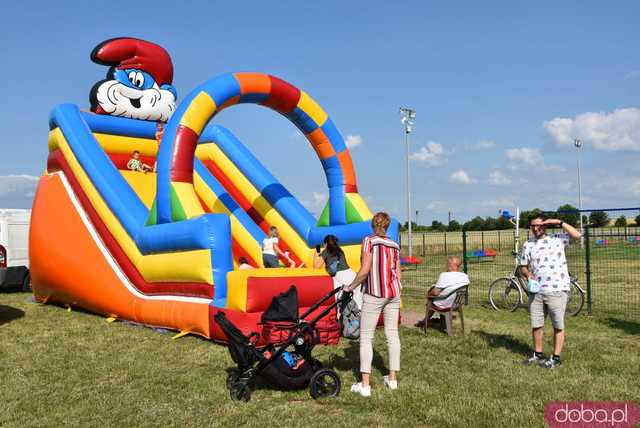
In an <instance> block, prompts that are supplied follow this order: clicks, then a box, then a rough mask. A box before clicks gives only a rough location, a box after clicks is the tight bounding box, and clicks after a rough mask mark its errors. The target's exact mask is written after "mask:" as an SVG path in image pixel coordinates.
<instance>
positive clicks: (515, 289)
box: [489, 208, 586, 316]
mask: <svg viewBox="0 0 640 428" xmlns="http://www.w3.org/2000/svg"><path fill="white" fill-rule="evenodd" d="M502 215H503V217H505V218H506V219H508V220H509V222H511V224H513V225H514V226H515V237H514V238H515V239H514V251H512V252H511V254H512V255H513V257H514V263H515V269H514V270H513V272H512V273H511V274H510V275H509V276H506V277H503V278H498V279H496V280H495V281H493V282H492V283H491V285H490V286H489V303H490V304H491V306H492V307H493V309H495V310H496V311H500V310H506V311H509V312H513V311H515V310H516V309H518V307H519V306H520V305H522V304H523V303H524V299H523V294H525V293H526V294H527V295H528V294H529V289H528V286H527V279H526V278H525V277H524V276H523V275H522V274H521V273H520V269H519V266H518V246H519V243H520V208H516V215H515V216H512V215H511V214H510V213H509V211H503V212H502ZM569 278H570V281H569V295H568V296H567V308H566V311H567V312H568V313H569V314H571V315H573V316H576V315H578V314H579V313H580V311H581V310H582V307H583V306H584V296H585V294H586V293H585V291H584V289H583V288H582V287H580V284H579V283H578V278H577V277H575V276H573V275H571V273H569Z"/></svg>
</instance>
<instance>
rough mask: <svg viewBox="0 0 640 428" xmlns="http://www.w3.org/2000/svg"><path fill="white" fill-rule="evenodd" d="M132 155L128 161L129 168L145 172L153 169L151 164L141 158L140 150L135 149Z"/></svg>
mask: <svg viewBox="0 0 640 428" xmlns="http://www.w3.org/2000/svg"><path fill="white" fill-rule="evenodd" d="M131 156H132V157H131V159H129V162H127V169H130V170H131V171H139V172H144V173H147V172H149V171H151V170H152V168H151V167H150V166H149V165H147V164H146V163H144V162H142V161H141V160H140V152H139V151H138V150H134V151H133V153H132V154H131Z"/></svg>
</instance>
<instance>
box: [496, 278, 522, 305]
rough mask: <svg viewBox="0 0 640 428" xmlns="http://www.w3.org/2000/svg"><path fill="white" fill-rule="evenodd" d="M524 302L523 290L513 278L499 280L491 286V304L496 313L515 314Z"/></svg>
mask: <svg viewBox="0 0 640 428" xmlns="http://www.w3.org/2000/svg"><path fill="white" fill-rule="evenodd" d="M521 302H522V290H520V287H518V284H516V282H515V280H514V279H512V278H498V279H496V280H495V281H493V283H492V284H491V285H490V286H489V303H491V306H492V307H493V309H495V310H496V311H510V312H513V311H515V310H516V309H518V306H520V303H521Z"/></svg>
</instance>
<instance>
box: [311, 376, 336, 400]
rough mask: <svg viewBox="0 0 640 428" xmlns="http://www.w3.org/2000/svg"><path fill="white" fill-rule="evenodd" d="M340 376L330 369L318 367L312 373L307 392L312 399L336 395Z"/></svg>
mask: <svg viewBox="0 0 640 428" xmlns="http://www.w3.org/2000/svg"><path fill="white" fill-rule="evenodd" d="M341 386H342V383H341V382H340V376H338V373H336V372H334V371H333V370H331V369H320V370H318V371H317V372H315V373H314V374H313V376H312V377H311V381H310V382H309V393H310V394H311V397H313V399H314V400H317V399H318V398H325V397H337V396H338V395H339V394H340V388H341Z"/></svg>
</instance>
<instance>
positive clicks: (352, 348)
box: [326, 340, 389, 379]
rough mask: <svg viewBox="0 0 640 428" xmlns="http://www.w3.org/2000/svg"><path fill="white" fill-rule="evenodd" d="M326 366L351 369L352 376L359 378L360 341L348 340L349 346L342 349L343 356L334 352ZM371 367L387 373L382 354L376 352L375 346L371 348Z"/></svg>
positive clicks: (383, 373)
mask: <svg viewBox="0 0 640 428" xmlns="http://www.w3.org/2000/svg"><path fill="white" fill-rule="evenodd" d="M326 366H328V367H329V368H332V369H337V370H341V371H346V370H351V373H353V377H354V378H356V379H360V342H357V341H355V340H350V341H349V346H348V347H346V348H345V349H344V357H341V356H340V355H338V354H334V355H333V357H332V358H331V359H330V361H329V363H327V364H326ZM371 368H372V369H374V370H377V371H378V372H380V374H382V375H387V374H388V373H389V369H387V367H386V366H385V365H384V360H383V359H382V356H381V355H380V354H379V353H378V352H376V349H375V347H374V349H373V361H372V362H371Z"/></svg>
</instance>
